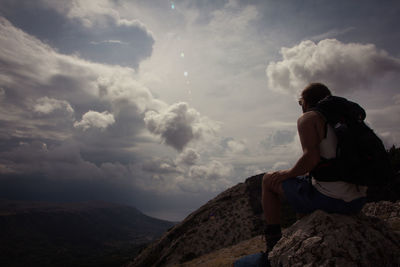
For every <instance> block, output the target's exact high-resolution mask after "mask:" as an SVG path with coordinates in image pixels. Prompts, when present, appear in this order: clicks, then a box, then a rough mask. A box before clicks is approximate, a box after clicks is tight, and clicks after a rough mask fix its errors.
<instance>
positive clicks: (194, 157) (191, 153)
mask: <svg viewBox="0 0 400 267" xmlns="http://www.w3.org/2000/svg"><path fill="white" fill-rule="evenodd" d="M199 157H200V155H199V154H198V153H197V152H196V151H195V150H194V149H191V148H188V149H185V150H184V151H183V152H182V153H181V154H179V156H178V158H177V162H178V163H184V164H186V165H195V164H196V162H197V161H198V159H199Z"/></svg>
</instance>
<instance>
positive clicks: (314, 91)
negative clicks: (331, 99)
mask: <svg viewBox="0 0 400 267" xmlns="http://www.w3.org/2000/svg"><path fill="white" fill-rule="evenodd" d="M330 95H332V94H331V91H329V89H328V87H326V86H325V85H324V84H322V83H310V84H309V85H307V87H306V88H304V89H303V91H302V92H301V98H300V100H299V104H300V105H301V107H302V109H303V112H306V111H307V110H308V109H310V108H313V107H315V106H316V105H317V103H318V102H319V101H320V100H322V99H324V98H325V97H327V96H330Z"/></svg>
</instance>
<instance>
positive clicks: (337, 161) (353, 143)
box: [310, 96, 394, 186]
mask: <svg viewBox="0 0 400 267" xmlns="http://www.w3.org/2000/svg"><path fill="white" fill-rule="evenodd" d="M313 110H315V111H317V112H319V113H321V114H322V115H323V116H324V117H325V118H326V121H327V123H329V124H330V125H331V126H332V128H333V129H334V132H335V134H336V137H337V139H338V144H337V151H336V158H334V159H323V158H321V161H320V163H319V164H318V165H317V166H316V167H315V168H314V169H313V170H312V171H311V172H310V174H311V175H312V176H313V177H314V178H315V179H316V180H319V181H345V182H349V183H353V184H356V185H366V186H377V185H384V184H386V183H388V182H390V181H391V179H392V178H393V176H394V174H393V170H392V166H391V163H390V160H389V156H388V153H387V152H386V149H385V147H384V145H383V143H382V141H381V140H380V139H379V137H378V136H377V135H376V134H375V133H374V131H373V130H372V129H371V128H369V127H368V126H367V125H366V124H365V123H364V119H365V117H366V113H365V111H364V109H363V108H362V107H360V106H359V105H358V104H356V103H354V102H351V101H348V100H347V99H345V98H342V97H337V96H328V97H326V98H324V99H323V100H321V101H320V102H318V104H317V105H316V107H315V108H314V109H313Z"/></svg>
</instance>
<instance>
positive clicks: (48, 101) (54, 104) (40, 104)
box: [33, 96, 74, 114]
mask: <svg viewBox="0 0 400 267" xmlns="http://www.w3.org/2000/svg"><path fill="white" fill-rule="evenodd" d="M36 102H37V104H36V105H35V106H34V107H33V110H34V111H35V112H37V113H42V114H50V113H52V112H53V111H55V110H58V109H60V110H65V111H66V112H68V113H73V112H74V110H73V108H72V107H71V105H70V104H69V103H68V102H67V101H64V100H57V99H54V98H49V97H47V96H45V97H41V98H39V99H38V100H37V101H36Z"/></svg>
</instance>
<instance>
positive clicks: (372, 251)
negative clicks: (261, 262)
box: [269, 202, 400, 267]
mask: <svg viewBox="0 0 400 267" xmlns="http://www.w3.org/2000/svg"><path fill="white" fill-rule="evenodd" d="M386 204H387V205H386V206H387V207H388V208H389V206H391V208H390V209H393V210H397V211H398V208H399V206H400V202H398V203H396V204H395V205H394V206H397V208H393V205H389V203H386ZM376 205H378V204H376ZM383 206H385V203H383ZM376 207H377V206H375V208H376ZM371 210H374V206H371V205H369V207H367V208H366V211H367V213H368V211H371ZM376 210H380V211H379V212H378V213H385V214H387V213H386V212H384V209H376ZM269 259H270V262H271V266H282V267H285V266H291V267H293V266H388V267H389V266H400V236H399V235H398V234H397V233H395V232H394V231H392V230H391V229H390V227H389V225H388V224H386V223H385V222H384V221H383V220H381V219H379V218H378V217H370V216H366V215H365V214H363V213H361V214H359V215H357V216H346V215H340V214H328V213H325V212H323V211H316V212H314V213H312V214H311V215H308V216H306V217H304V218H302V219H301V220H299V221H297V222H296V223H295V224H294V225H292V226H291V227H290V228H288V229H287V230H286V231H284V233H283V237H282V239H281V240H280V241H279V242H278V244H277V245H276V246H275V248H274V250H273V251H272V252H271V253H270V254H269Z"/></svg>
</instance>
